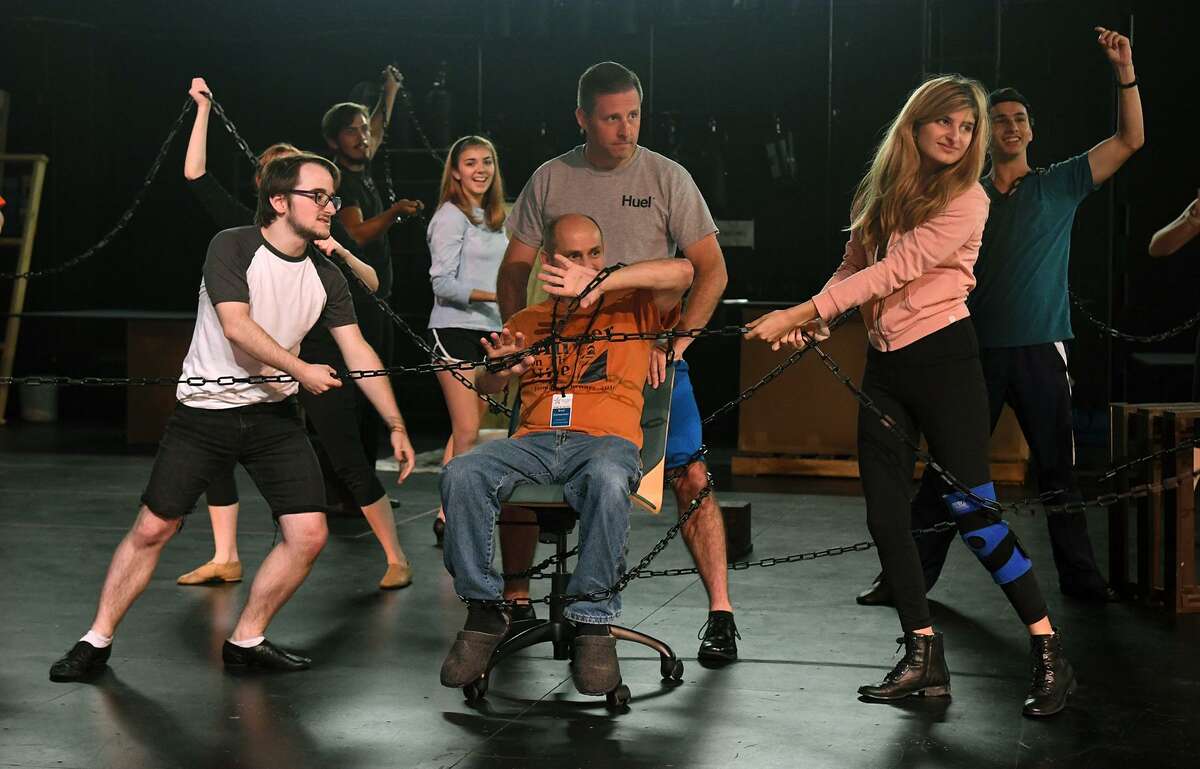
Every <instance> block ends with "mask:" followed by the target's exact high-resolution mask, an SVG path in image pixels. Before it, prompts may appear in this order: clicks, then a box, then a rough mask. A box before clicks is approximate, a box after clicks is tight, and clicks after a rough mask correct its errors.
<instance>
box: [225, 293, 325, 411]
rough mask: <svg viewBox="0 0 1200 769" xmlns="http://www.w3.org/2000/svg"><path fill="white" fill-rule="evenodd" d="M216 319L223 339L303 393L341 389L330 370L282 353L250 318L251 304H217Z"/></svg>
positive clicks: (268, 335) (316, 393) (282, 349)
mask: <svg viewBox="0 0 1200 769" xmlns="http://www.w3.org/2000/svg"><path fill="white" fill-rule="evenodd" d="M216 310H217V318H218V319H219V320H220V321H221V330H222V331H223V332H224V333H225V338H226V339H228V340H229V341H230V342H231V343H232V344H234V345H236V346H237V347H238V349H240V350H241V351H242V352H244V353H246V354H247V355H249V356H250V357H251V358H254V359H255V360H257V361H259V362H261V363H264V364H266V365H267V366H270V367H271V368H274V369H278V370H279V371H282V372H284V373H285V374H291V375H292V376H293V377H294V378H295V379H296V381H297V382H299V383H300V384H301V385H302V386H303V387H304V389H305V390H308V391H309V392H310V393H313V394H314V395H320V394H321V393H323V392H325V391H326V390H328V389H329V388H330V387H341V386H342V383H341V380H339V379H338V378H337V377H335V376H334V375H333V373H334V372H333V369H332V368H330V367H329V366H326V365H323V364H319V363H305V362H304V361H302V360H300V358H298V357H296V356H295V355H293V354H292V353H290V352H288V351H287V350H285V349H284V348H283V347H281V346H280V344H279V343H278V342H276V341H275V340H274V339H272V338H271V335H270V334H268V333H267V332H266V331H264V330H263V328H262V326H260V325H258V324H257V323H255V322H254V319H253V318H251V317H250V305H249V304H247V303H245V302H221V303H220V304H217V305H216Z"/></svg>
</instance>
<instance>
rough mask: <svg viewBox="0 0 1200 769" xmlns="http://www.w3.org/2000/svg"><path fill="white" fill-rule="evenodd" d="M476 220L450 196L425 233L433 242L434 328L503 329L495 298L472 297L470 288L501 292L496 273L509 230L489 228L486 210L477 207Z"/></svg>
mask: <svg viewBox="0 0 1200 769" xmlns="http://www.w3.org/2000/svg"><path fill="white" fill-rule="evenodd" d="M473 215H474V217H475V218H476V219H477V220H478V221H479V222H480V224H475V223H474V222H472V221H471V220H470V219H468V218H467V215H466V214H464V213H463V212H462V210H461V209H460V208H459V207H458V206H456V205H454V204H453V203H451V202H449V201H447V202H445V203H443V204H442V205H441V206H439V207H438V210H437V211H436V212H434V214H433V218H432V219H430V220H429V228H428V229H427V230H426V232H425V236H426V240H427V242H428V243H429V256H430V265H429V280H430V283H431V284H432V285H433V298H434V301H433V312H431V313H430V314H429V327H430V328H469V329H477V330H480V331H499V330H500V329H501V328H502V324H501V322H500V307H499V305H497V304H496V303H495V302H472V301H470V297H471V291H472V290H475V289H478V290H480V291H490V292H493V293H495V291H496V273H497V272H499V271H500V261H501V260H502V259H503V258H504V250H505V248H507V247H508V235H507V233H505V231H504V229H503V228H501V229H500V231H499V232H496V231H494V230H490V229H488V226H487V224H486V222H485V220H484V218H483V209H480V208H476V209H475V210H474V211H473Z"/></svg>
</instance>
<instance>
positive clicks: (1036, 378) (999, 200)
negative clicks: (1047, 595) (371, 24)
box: [857, 27, 1144, 606]
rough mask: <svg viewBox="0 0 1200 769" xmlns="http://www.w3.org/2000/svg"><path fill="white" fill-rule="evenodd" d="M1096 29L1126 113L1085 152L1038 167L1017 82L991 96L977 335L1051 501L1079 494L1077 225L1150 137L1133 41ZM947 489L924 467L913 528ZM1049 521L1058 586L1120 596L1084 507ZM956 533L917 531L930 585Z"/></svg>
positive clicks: (937, 514) (998, 395) (865, 600)
mask: <svg viewBox="0 0 1200 769" xmlns="http://www.w3.org/2000/svg"><path fill="white" fill-rule="evenodd" d="M1096 33H1097V35H1098V38H1097V43H1098V44H1099V45H1100V48H1101V50H1102V51H1104V55H1105V56H1106V57H1107V59H1108V61H1109V63H1110V64H1111V65H1112V67H1113V75H1114V77H1115V79H1116V87H1117V93H1118V95H1119V107H1118V121H1117V131H1116V133H1115V134H1113V135H1112V136H1110V137H1109V138H1107V139H1105V140H1104V141H1102V142H1100V143H1099V144H1097V145H1096V146H1095V147H1092V148H1091V149H1090V150H1088V151H1087V152H1086V153H1084V154H1081V155H1076V156H1075V157H1073V158H1070V159H1068V160H1065V161H1063V162H1061V163H1055V164H1054V165H1052V166H1050V167H1049V168H1037V169H1035V168H1033V167H1032V166H1030V165H1029V158H1028V155H1027V152H1028V149H1029V144H1030V143H1031V142H1032V141H1033V118H1032V117H1030V108H1029V102H1028V101H1027V100H1026V99H1025V97H1024V96H1022V95H1021V94H1020V93H1019V92H1018V91H1017V90H1016V89H1013V88H1002V89H999V90H997V91H993V92H992V93H991V94H990V96H989V101H990V105H991V108H990V110H989V114H990V117H991V121H992V143H991V149H990V154H991V159H992V168H991V171H990V173H988V174H987V175H986V176H985V177H984V178H983V179H982V180H981V183H982V184H983V188H984V189H985V190H986V191H987V194H988V197H989V198H991V211H990V213H989V215H988V221H987V226H986V228H985V229H984V232H983V245H982V247H981V248H980V251H979V261H978V262H976V264H975V278H976V281H977V284H976V286H975V289H974V290H973V291H972V292H971V294H970V296H969V297H968V298H967V307H968V308H969V309H970V311H971V317H972V319H973V321H974V324H975V331H976V334H977V335H978V337H979V346H980V351H979V353H980V360H981V362H982V364H983V373H984V377H985V379H986V380H987V385H988V400H989V405H990V407H991V419H992V429H995V427H996V423H997V422H998V421H999V419H1000V413H1001V411H1002V410H1003V409H1004V404H1005V403H1008V404H1009V405H1010V406H1012V408H1013V411H1014V412H1015V413H1016V415H1017V421H1018V422H1019V423H1020V425H1021V431H1022V432H1023V433H1024V435H1025V440H1026V441H1027V442H1028V443H1029V447H1030V452H1031V454H1032V458H1033V465H1034V469H1035V472H1036V475H1037V483H1038V491H1039V492H1040V493H1045V492H1047V491H1054V492H1057V494H1055V495H1054V498H1052V499H1050V500H1049V503H1050V504H1055V503H1058V504H1062V503H1064V502H1070V501H1073V500H1079V499H1082V495H1081V494H1080V493H1079V489H1078V486H1077V484H1076V482H1075V477H1074V468H1075V436H1074V433H1073V431H1072V427H1071V384H1070V378H1069V375H1068V373H1067V351H1066V346H1065V344H1064V343H1065V342H1066V341H1067V340H1069V339H1071V338H1072V337H1073V336H1074V334H1072V332H1071V312H1070V304H1069V301H1068V296H1067V263H1068V259H1069V257H1070V251H1071V225H1072V224H1073V223H1074V221H1075V211H1076V209H1077V208H1078V207H1079V204H1080V203H1082V202H1083V200H1084V198H1086V197H1087V196H1088V195H1089V194H1090V193H1091V192H1092V191H1093V190H1094V189H1096V188H1097V187H1098V186H1099V185H1101V184H1103V183H1104V182H1105V181H1106V180H1107V179H1108V178H1109V177H1111V176H1112V175H1113V174H1115V173H1116V172H1117V170H1118V169H1119V168H1120V167H1121V166H1122V165H1123V164H1124V163H1125V161H1126V160H1128V159H1129V158H1130V157H1131V156H1132V155H1133V153H1134V152H1137V150H1138V149H1139V148H1141V146H1142V144H1143V142H1144V134H1143V129H1142V103H1141V98H1140V97H1139V95H1138V89H1137V78H1136V76H1135V75H1134V71H1133V52H1132V49H1131V47H1130V44H1129V39H1128V38H1127V37H1125V36H1124V35H1121V34H1119V33H1117V32H1113V31H1111V30H1106V29H1103V28H1101V27H1097V28H1096ZM946 491H947V489H946V488H945V485H944V483H943V482H942V481H941V479H940V478H939V477H938V476H937V475H936V474H934V473H931V472H930V471H929V470H926V471H925V476H924V477H923V478H922V481H921V489H920V491H919V492H918V493H917V497H916V499H914V500H913V528H914V529H916V528H926V527H929V526H932V525H934V524H935V523H937V522H938V521H940V520H942V519H943V518H944V517H945V506H944V505H943V504H942V500H941V496H942V494H943V493H945V492H946ZM1046 522H1047V525H1048V526H1049V529H1050V541H1051V545H1052V547H1053V552H1054V563H1055V566H1057V567H1058V576H1059V587H1060V589H1061V590H1062V592H1063V593H1064V594H1066V595H1069V596H1073V597H1078V598H1083V599H1090V600H1099V601H1106V600H1115V599H1116V595H1115V593H1114V592H1113V591H1112V589H1111V588H1110V587H1109V586H1108V585H1107V583H1106V582H1105V581H1104V578H1103V577H1102V576H1101V575H1100V571H1099V569H1098V568H1097V566H1096V557H1095V554H1094V553H1093V552H1092V543H1091V540H1090V539H1089V537H1088V531H1087V519H1086V517H1085V516H1084V514H1083V513H1069V514H1057V515H1050V516H1047V517H1046ZM953 538H954V532H953V531H949V532H945V533H943V534H937V535H926V536H922V537H919V538H918V539H917V547H918V549H919V551H920V553H921V563H922V565H923V567H924V571H925V585H926V589H929V588H932V587H933V584H934V582H936V581H937V578H938V576H939V575H940V574H941V571H942V567H943V565H944V564H945V561H946V552H947V549H948V548H949V546H950V541H951V540H952V539H953ZM857 600H858V602H859V603H860V604H863V605H868V606H870V605H877V604H890V603H891V589H890V588H889V587H888V585H887V581H886V579H885V578H884V575H882V574H881V575H880V576H879V577H878V578H876V580H875V583H874V584H873V585H871V587H870V588H868V589H867V590H865V591H863V592H862V593H860V594H859V596H858V599H857Z"/></svg>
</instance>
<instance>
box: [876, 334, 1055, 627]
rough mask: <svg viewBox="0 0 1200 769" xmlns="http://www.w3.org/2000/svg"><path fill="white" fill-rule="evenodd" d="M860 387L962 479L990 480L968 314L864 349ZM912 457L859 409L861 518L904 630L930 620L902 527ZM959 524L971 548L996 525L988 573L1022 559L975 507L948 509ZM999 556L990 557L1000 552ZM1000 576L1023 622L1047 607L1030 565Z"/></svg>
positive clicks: (971, 482)
mask: <svg viewBox="0 0 1200 769" xmlns="http://www.w3.org/2000/svg"><path fill="white" fill-rule="evenodd" d="M862 389H863V391H864V392H865V393H866V394H867V395H869V396H870V397H871V399H872V400H873V401H874V402H875V404H876V405H877V406H878V407H879V408H880V409H881V410H882V411H883V412H884V413H885V414H887V415H889V416H890V417H891V418H892V419H894V420H895V422H896V424H897V425H898V426H899V427H900V429H901V430H903V431H904V432H905V433H907V434H908V435H910V436H912V437H913V438H914V439H915V438H917V437H918V436H919V435H921V434H924V436H925V440H926V441H927V443H928V445H929V451H930V453H931V454H932V455H933V456H934V458H935V459H937V460H938V462H939V463H941V464H942V466H943V467H945V468H946V470H948V471H949V472H950V473H951V474H953V475H954V476H955V477H956V478H957V479H958V480H959V481H960V482H961V483H962V484H964V485H965V486H967V487H968V488H971V489H976V488H984V487H986V486H988V485H989V480H990V472H989V468H988V434H989V430H988V427H989V425H988V400H987V389H986V387H985V385H984V381H983V372H982V369H981V368H980V365H979V344H978V342H977V341H976V339H975V329H974V327H973V326H972V325H971V322H970V320H961V321H958V322H956V323H952V324H950V325H949V326H947V327H946V328H943V329H941V330H939V331H936V332H934V333H932V334H930V335H928V336H926V337H924V338H923V339H920V340H919V341H916V342H913V343H912V344H910V345H908V346H906V347H903V348H901V349H899V350H895V351H893V352H880V351H878V350H876V349H874V348H868V351H867V366H866V372H865V373H864V374H863V385H862ZM915 463H916V456H915V454H914V452H913V450H912V449H910V448H909V447H908V446H907V445H905V444H904V443H902V442H901V441H900V439H899V438H897V437H896V436H895V435H894V434H892V432H891V431H890V430H888V429H887V428H886V427H884V426H883V424H881V423H880V421H879V419H878V417H876V416H875V415H874V414H872V413H871V412H870V411H868V410H867V409H865V408H860V409H859V414H858V464H859V473H860V475H861V477H862V484H863V492H864V494H865V496H866V501H867V527H868V528H869V529H870V532H871V536H872V537H873V538H874V539H875V544H876V545H877V546H878V549H879V561H880V564H881V565H882V566H883V571H884V573H885V574H886V575H887V578H888V581H889V584H890V585H891V588H892V592H893V595H894V597H895V601H896V608H897V611H898V612H899V614H900V624H901V626H902V627H903V628H904V630H905V631H906V632H908V631H912V630H916V629H919V628H923V627H927V626H929V625H930V624H931V620H930V616H929V604H928V602H927V601H926V600H925V578H924V575H923V574H922V571H921V559H920V557H919V556H918V554H917V547H916V544H915V543H914V542H913V538H912V534H911V532H910V528H909V527H910V523H909V521H910V515H909V500H910V497H911V496H912V489H913V467H914V465H915ZM956 523H957V524H958V527H959V531H960V533H962V534H963V536H964V538H965V539H966V540H967V542H968V543H969V544H970V545H971V546H972V547H973V548H975V547H977V546H978V547H982V544H980V543H981V542H982V540H983V539H987V538H988V537H989V536H991V534H992V533H995V534H996V544H995V545H994V549H993V550H992V551H990V555H981V554H980V552H979V551H978V550H977V551H976V554H977V555H978V556H979V557H980V560H981V561H983V562H984V565H985V566H987V567H988V569H989V571H992V572H993V575H994V576H996V575H1001V576H1000V577H998V578H997V581H1000V579H1001V578H1004V576H1003V575H1005V574H1006V573H1007V572H1006V571H1005V570H1006V569H1007V568H1011V564H1010V563H1009V556H1011V557H1012V561H1014V562H1022V563H1026V564H1027V559H1026V557H1025V556H1024V553H1023V551H1020V550H1019V545H1018V544H1017V543H1016V542H1015V538H1013V536H1012V535H1011V533H1009V532H1007V529H1006V528H1005V527H1004V525H1003V524H999V525H993V524H992V522H991V517H990V516H988V515H987V514H986V513H983V512H982V511H978V510H976V511H968V512H966V513H962V514H960V515H958V516H957V517H956ZM1000 556H1003V557H1002V558H1001V560H1002V563H1000V564H995V563H991V562H989V558H991V559H995V558H996V557H1000ZM1005 579H1006V581H1005V582H1004V583H1003V584H1001V587H1002V588H1003V590H1004V592H1005V594H1006V595H1007V596H1008V599H1009V601H1010V602H1011V603H1012V605H1013V608H1015V609H1016V610H1017V614H1018V615H1020V617H1021V620H1022V621H1023V622H1024V623H1025V624H1027V625H1031V624H1033V623H1034V622H1037V621H1038V620H1040V619H1042V618H1043V617H1045V616H1046V602H1045V600H1044V599H1043V597H1042V592H1041V589H1040V588H1039V587H1038V584H1037V579H1036V578H1035V577H1034V574H1033V571H1032V570H1031V569H1028V568H1026V570H1025V571H1024V572H1023V573H1022V574H1021V575H1020V576H1018V577H1016V578H1014V579H1007V578H1005Z"/></svg>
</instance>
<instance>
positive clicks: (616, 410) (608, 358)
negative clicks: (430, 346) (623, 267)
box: [507, 289, 679, 449]
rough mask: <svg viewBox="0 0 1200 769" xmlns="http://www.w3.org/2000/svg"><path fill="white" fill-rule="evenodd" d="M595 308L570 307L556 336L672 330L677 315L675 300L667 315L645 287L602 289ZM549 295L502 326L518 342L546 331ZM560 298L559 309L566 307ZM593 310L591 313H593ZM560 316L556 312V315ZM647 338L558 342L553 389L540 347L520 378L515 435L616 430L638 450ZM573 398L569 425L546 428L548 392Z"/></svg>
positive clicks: (542, 335) (650, 344) (549, 368)
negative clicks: (522, 336) (517, 337)
mask: <svg viewBox="0 0 1200 769" xmlns="http://www.w3.org/2000/svg"><path fill="white" fill-rule="evenodd" d="M601 299H602V302H603V304H602V306H601V307H600V309H599V311H597V310H596V308H595V307H589V308H587V309H586V310H580V309H577V310H576V311H575V314H574V316H573V317H572V318H571V319H570V320H569V321H567V322H566V323H565V324H563V330H562V332H561V334H562V336H577V335H581V334H583V333H585V331H587V330H588V327H589V324H590V326H591V329H590V330H591V332H592V333H605V332H608V331H612V332H614V333H631V332H646V333H653V332H657V331H664V330H666V329H668V328H671V327H673V326H674V325H675V323H677V322H678V320H679V307H678V306H676V307H675V308H674V309H673V310H671V312H670V313H668V315H667V316H666V317H663V316H661V315H660V314H659V312H658V307H657V306H656V305H655V304H654V294H653V292H652V291H649V290H647V289H637V290H631V291H621V292H617V293H615V294H605V295H604V296H603V297H601ZM554 301H555V300H553V299H551V300H548V301H545V302H542V303H541V304H535V305H533V306H532V307H527V308H525V309H524V310H521V311H520V312H518V313H517V314H516V315H514V316H512V318H510V319H509V321H508V324H507V325H508V328H509V329H511V330H512V331H513V333H516V332H518V331H520V332H522V333H524V334H525V343H526V344H527V345H531V344H533V343H534V342H537V341H540V340H542V339H545V338H546V337H547V336H549V334H550V324H551V319H552V315H551V310H552V308H553V306H554ZM566 305H567V302H566V301H562V303H561V304H560V306H559V312H565V311H566ZM593 313H595V318H594V319H593V317H592V315H593ZM560 321H561V318H560ZM653 346H654V340H653V339H637V340H632V341H628V342H607V341H604V340H599V341H595V342H589V343H587V344H579V345H576V344H567V343H563V344H559V345H558V349H557V351H556V354H557V358H558V372H559V373H558V389H557V390H555V389H553V384H554V383H553V377H552V366H551V355H550V351H549V350H543V351H542V352H540V353H538V354H537V355H535V356H534V359H533V360H534V363H533V367H532V368H531V369H530V370H529V371H526V372H525V375H524V376H523V377H521V423H520V425H519V426H518V427H517V431H516V432H515V433H513V436H514V437H519V436H521V435H528V434H529V433H538V432H547V431H551V430H574V431H577V432H582V433H587V434H588V435H597V436H602V435H615V436H617V437H619V438H624V439H626V440H628V441H630V442H631V443H633V444H634V445H635V446H637V447H638V448H639V449H640V448H641V447H642V404H643V399H642V388H643V387H644V386H645V384H646V374H647V373H648V372H649V370H650V352H651V349H652V348H653ZM560 392H564V393H566V394H568V395H571V396H573V398H572V404H571V423H570V425H569V426H562V427H552V426H551V423H550V417H551V406H552V405H553V396H554V395H556V394H558V393H560Z"/></svg>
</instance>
